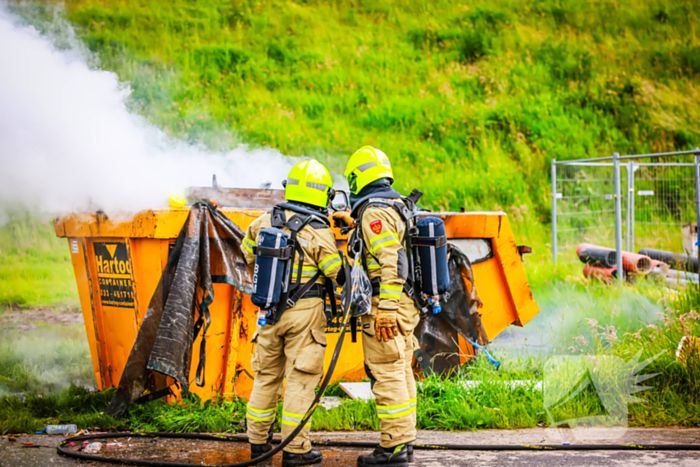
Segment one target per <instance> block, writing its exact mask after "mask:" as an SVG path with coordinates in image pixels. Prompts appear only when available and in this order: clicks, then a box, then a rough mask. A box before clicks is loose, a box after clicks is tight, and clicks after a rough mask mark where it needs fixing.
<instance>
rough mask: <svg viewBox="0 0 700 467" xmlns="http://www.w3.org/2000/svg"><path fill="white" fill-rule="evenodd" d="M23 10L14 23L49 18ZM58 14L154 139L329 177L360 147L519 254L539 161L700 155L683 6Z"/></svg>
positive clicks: (98, 9) (256, 7)
mask: <svg viewBox="0 0 700 467" xmlns="http://www.w3.org/2000/svg"><path fill="white" fill-rule="evenodd" d="M27 5H28V4H27V3H21V4H16V6H15V10H16V11H18V12H19V13H20V14H23V13H24V14H29V10H31V9H33V7H34V6H36V5H39V7H40V9H41V8H46V10H45V12H46V13H47V14H48V15H51V14H52V10H51V7H50V5H52V3H51V2H48V3H45V2H38V3H37V2H34V3H31V2H30V3H29V7H28V6H27ZM47 5H48V6H47ZM63 5H64V7H65V10H66V12H65V16H66V17H67V18H68V19H69V20H70V21H71V22H72V23H73V24H74V26H75V27H76V28H77V31H78V33H79V36H80V37H81V38H82V39H83V40H84V42H85V43H86V44H87V46H88V47H89V48H90V49H91V50H92V51H94V52H96V54H97V55H98V56H99V59H100V61H101V66H102V67H103V68H105V69H109V70H113V71H115V72H116V73H117V74H118V75H119V77H120V78H121V79H122V80H123V81H126V82H129V83H130V85H131V87H132V89H133V94H132V97H133V107H134V109H135V110H136V111H138V112H140V113H141V114H143V115H145V116H146V117H147V118H148V119H149V120H150V121H152V122H153V123H155V124H157V125H160V126H161V127H163V128H165V129H166V131H168V132H169V133H171V134H173V135H176V136H178V137H185V138H188V139H190V140H192V141H198V142H205V143H206V144H209V145H210V146H214V147H216V146H220V145H221V144H230V142H231V141H241V142H246V143H249V144H253V145H267V146H271V147H274V148H278V149H279V150H280V151H282V152H284V153H287V154H292V155H306V156H313V157H316V158H318V159H319V160H321V161H322V162H325V163H327V164H328V165H329V166H331V167H332V168H333V169H335V170H337V171H340V170H342V168H343V166H344V162H345V160H346V158H347V156H348V155H350V154H351V153H352V152H353V151H354V150H356V149H357V148H358V147H360V146H361V145H363V144H371V145H374V146H377V147H379V148H381V149H383V150H384V151H385V152H386V153H387V154H388V155H389V157H390V158H391V160H392V163H393V166H394V170H395V175H396V179H397V180H396V185H397V187H398V188H399V189H400V190H402V191H404V192H407V191H410V189H411V188H413V187H416V188H419V189H421V190H422V191H424V192H425V193H426V196H425V198H424V199H425V200H426V202H427V204H428V205H430V206H431V207H433V208H448V209H459V208H460V207H466V208H467V209H469V210H477V209H503V210H505V211H506V212H508V213H509V214H510V215H511V216H512V219H513V221H514V223H515V224H516V231H517V232H518V234H519V236H525V237H529V238H528V240H529V241H531V242H534V243H538V242H541V243H544V242H545V241H546V240H544V239H545V238H546V237H545V228H546V224H547V222H548V220H549V196H548V192H549V186H548V183H549V181H548V174H549V170H548V168H549V161H550V159H552V158H556V159H570V158H581V157H594V156H602V155H610V154H611V153H612V152H614V151H617V152H620V153H633V152H642V151H665V150H672V149H689V148H692V147H695V146H696V145H700V106H699V105H698V102H700V99H699V97H700V95H699V93H698V83H699V79H700V40H699V38H698V30H697V28H698V27H700V22H699V19H700V4H698V2H697V1H692V0H686V1H675V2H671V1H650V0H641V1H640V0H619V1H612V0H610V1H607V0H603V1H598V2H581V1H576V0H524V1H515V0H488V1H486V0H475V1H471V2H464V1H443V0H433V1H418V0H403V1H389V0H373V1H359V0H358V1H326V2H319V1H313V0H310V1H302V2H298V3H293V2H286V1H280V0H268V1H254V0H250V1H246V0H241V1H239V0H227V1H216V0H210V1H196V2H193V1H184V0H167V1H165V0H151V1H148V2H143V1H134V0H68V1H66V2H64V3H63ZM523 240H524V239H523ZM519 241H522V240H521V239H519Z"/></svg>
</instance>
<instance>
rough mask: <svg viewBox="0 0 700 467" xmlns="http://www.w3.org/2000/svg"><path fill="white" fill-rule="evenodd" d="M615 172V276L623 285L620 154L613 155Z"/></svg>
mask: <svg viewBox="0 0 700 467" xmlns="http://www.w3.org/2000/svg"><path fill="white" fill-rule="evenodd" d="M613 167H614V170H615V250H616V251H617V255H616V256H617V276H618V279H619V281H620V285H622V284H624V281H625V271H624V269H623V267H622V197H621V195H620V154H618V153H614V154H613Z"/></svg>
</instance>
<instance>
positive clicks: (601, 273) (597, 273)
mask: <svg viewBox="0 0 700 467" xmlns="http://www.w3.org/2000/svg"><path fill="white" fill-rule="evenodd" d="M583 275H584V277H587V278H589V279H599V280H603V281H606V282H612V281H613V280H614V279H617V268H603V267H600V266H591V265H590V264H587V265H586V266H584V268H583Z"/></svg>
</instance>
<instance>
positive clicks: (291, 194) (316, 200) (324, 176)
mask: <svg viewBox="0 0 700 467" xmlns="http://www.w3.org/2000/svg"><path fill="white" fill-rule="evenodd" d="M282 185H283V186H284V197H285V198H286V199H287V201H299V202H301V203H306V204H311V205H313V206H318V207H321V208H325V207H326V206H328V202H329V198H330V196H331V194H332V193H333V179H332V178H331V174H330V173H329V172H328V169H326V168H325V167H324V166H323V164H321V163H320V162H317V161H315V160H313V159H312V160H308V161H301V162H299V163H297V164H296V165H295V166H294V167H292V170H290V171H289V175H287V179H286V180H285V181H284V182H282Z"/></svg>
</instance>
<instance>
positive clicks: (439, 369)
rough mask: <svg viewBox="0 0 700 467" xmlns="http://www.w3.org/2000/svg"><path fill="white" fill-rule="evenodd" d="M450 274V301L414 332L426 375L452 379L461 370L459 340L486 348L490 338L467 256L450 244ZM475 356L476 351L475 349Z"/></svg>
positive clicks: (426, 318)
mask: <svg viewBox="0 0 700 467" xmlns="http://www.w3.org/2000/svg"><path fill="white" fill-rule="evenodd" d="M447 253H448V255H449V260H448V267H449V272H450V289H449V298H447V299H446V300H442V301H441V302H440V303H441V306H442V311H441V312H440V313H438V314H433V313H430V312H428V313H426V314H424V315H423V316H421V320H420V322H419V323H418V326H417V327H416V330H415V335H416V337H417V338H418V342H419V344H420V348H419V350H418V351H417V352H416V363H418V364H419V365H420V368H421V369H422V370H423V374H424V375H429V374H431V373H439V374H442V375H449V374H450V373H452V372H454V371H455V370H457V369H458V368H459V367H460V349H459V336H460V335H461V336H462V338H464V339H468V340H470V341H472V342H476V343H478V344H480V345H486V344H487V343H488V338H487V336H486V332H485V331H484V327H483V326H482V324H481V318H480V317H479V308H480V307H481V300H479V296H478V295H477V293H476V285H475V283H474V274H473V272H472V266H471V263H470V262H469V258H467V255H465V254H464V253H462V251H461V250H460V249H459V248H457V247H456V246H454V245H451V244H449V243H448V250H447ZM474 351H475V352H476V349H474Z"/></svg>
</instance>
